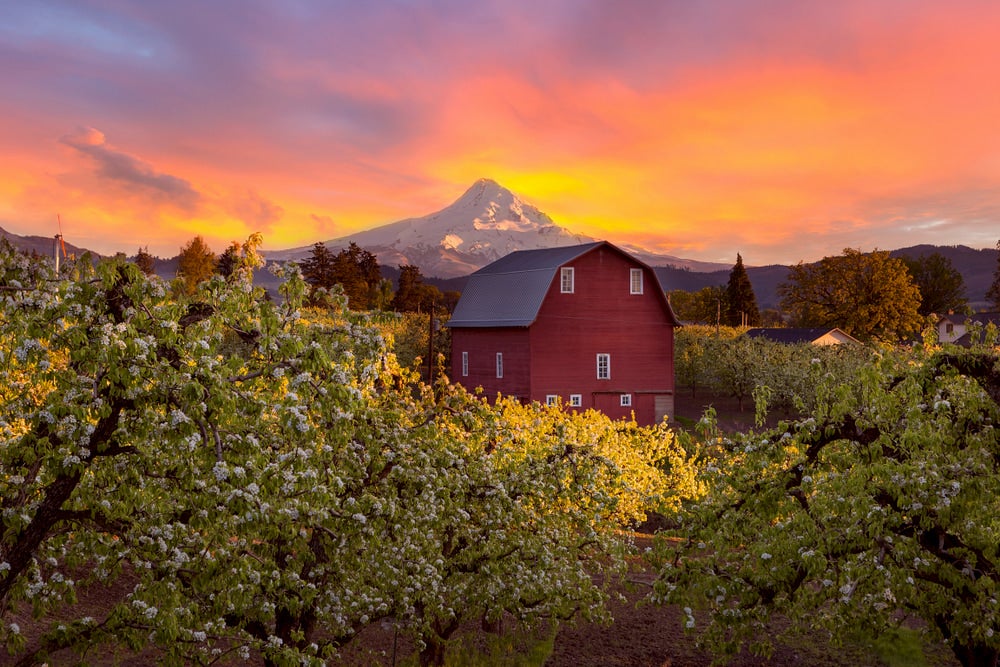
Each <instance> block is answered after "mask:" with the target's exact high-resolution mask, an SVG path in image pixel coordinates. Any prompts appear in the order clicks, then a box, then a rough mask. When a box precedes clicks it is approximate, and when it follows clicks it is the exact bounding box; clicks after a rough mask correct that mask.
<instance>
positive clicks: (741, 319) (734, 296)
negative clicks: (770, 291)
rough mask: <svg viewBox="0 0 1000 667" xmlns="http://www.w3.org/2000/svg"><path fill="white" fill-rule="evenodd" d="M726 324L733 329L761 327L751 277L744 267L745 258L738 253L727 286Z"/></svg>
mask: <svg viewBox="0 0 1000 667" xmlns="http://www.w3.org/2000/svg"><path fill="white" fill-rule="evenodd" d="M726 302H727V306H726V322H725V323H726V324H728V325H729V326H733V327H739V326H748V327H759V326H760V309H759V308H758V307H757V296H756V295H755V294H754V293H753V285H752V284H751V283H750V276H748V275H747V270H746V269H745V268H744V267H743V257H741V256H740V254H739V253H736V265H735V266H733V270H732V271H730V272H729V283H728V284H727V285H726Z"/></svg>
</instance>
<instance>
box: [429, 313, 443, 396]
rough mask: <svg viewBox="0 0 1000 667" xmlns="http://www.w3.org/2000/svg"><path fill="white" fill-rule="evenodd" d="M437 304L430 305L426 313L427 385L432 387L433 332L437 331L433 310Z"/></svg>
mask: <svg viewBox="0 0 1000 667" xmlns="http://www.w3.org/2000/svg"><path fill="white" fill-rule="evenodd" d="M436 306H437V304H435V303H432V304H431V307H430V311H429V312H428V318H429V322H428V328H429V331H428V336H427V384H429V385H431V386H432V387H433V386H434V332H435V331H437V328H438V326H439V324H440V323H439V322H438V320H437V318H435V317H434V310H435V308H436Z"/></svg>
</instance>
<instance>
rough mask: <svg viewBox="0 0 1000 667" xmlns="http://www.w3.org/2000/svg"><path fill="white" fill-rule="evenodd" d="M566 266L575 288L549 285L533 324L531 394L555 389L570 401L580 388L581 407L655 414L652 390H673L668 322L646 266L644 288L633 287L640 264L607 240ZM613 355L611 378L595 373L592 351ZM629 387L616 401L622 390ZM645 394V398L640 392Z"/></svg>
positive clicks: (646, 417)
mask: <svg viewBox="0 0 1000 667" xmlns="http://www.w3.org/2000/svg"><path fill="white" fill-rule="evenodd" d="M567 266H573V268H574V270H575V271H574V272H575V291H574V292H573V293H572V294H563V293H561V292H560V287H559V284H558V281H556V282H555V283H554V284H553V285H552V286H551V287H550V289H549V292H548V294H547V296H546V298H545V302H544V303H543V305H542V308H541V311H540V312H539V316H538V318H537V320H536V321H535V324H534V325H533V326H532V327H531V349H532V352H533V363H532V367H531V388H530V389H531V394H530V396H531V398H532V399H533V400H538V401H544V400H545V397H546V395H549V394H555V395H558V396H560V398H561V399H562V401H563V402H564V403H567V402H568V400H569V396H570V395H571V394H581V395H582V400H583V406H582V408H584V409H586V408H588V407H594V408H598V409H600V410H602V411H603V412H605V413H606V414H608V415H609V416H611V417H616V418H617V417H629V416H630V415H631V414H632V413H633V411H634V412H635V416H636V419H637V420H638V421H639V422H640V423H647V424H648V423H653V422H654V421H655V417H656V416H655V401H654V398H653V397H654V396H655V395H670V396H672V395H673V389H674V371H673V326H672V325H671V324H670V321H669V318H668V315H667V313H666V311H665V309H664V303H663V299H662V297H661V296H660V295H658V294H657V293H656V290H657V286H656V282H655V279H654V277H653V276H652V274H651V272H650V271H648V270H645V269H644V271H645V273H644V280H643V282H644V289H643V293H642V294H637V295H633V294H630V273H629V269H631V268H642V267H641V266H640V265H639V264H637V263H634V262H631V261H629V260H628V259H627V258H625V257H623V256H622V255H620V254H619V253H617V252H615V251H613V250H611V249H609V248H605V247H599V248H597V249H595V250H594V251H592V252H589V253H587V254H586V255H583V256H582V257H579V258H577V259H576V260H574V261H573V262H572V263H570V264H567ZM598 353H608V354H610V355H611V378H610V379H609V380H598V379H597V354H598ZM621 394H632V406H631V407H621V406H620V395H621ZM640 397H642V398H640Z"/></svg>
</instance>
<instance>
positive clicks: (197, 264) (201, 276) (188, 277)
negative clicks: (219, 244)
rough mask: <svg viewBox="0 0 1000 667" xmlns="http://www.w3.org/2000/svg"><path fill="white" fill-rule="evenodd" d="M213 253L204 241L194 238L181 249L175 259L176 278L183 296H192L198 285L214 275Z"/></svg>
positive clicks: (214, 261) (198, 237) (214, 260)
mask: <svg viewBox="0 0 1000 667" xmlns="http://www.w3.org/2000/svg"><path fill="white" fill-rule="evenodd" d="M215 265H216V259H215V253H214V252H212V249H211V248H209V247H208V244H206V243H205V239H203V238H202V237H201V236H196V237H194V238H193V239H191V240H190V241H188V243H187V245H185V246H184V247H182V248H181V254H180V256H179V257H178V258H177V277H178V278H180V279H181V284H180V287H181V290H182V291H183V293H184V294H187V295H191V294H194V291H195V289H196V288H197V287H198V283H200V282H202V281H203V280H208V279H209V278H211V277H212V274H213V273H215Z"/></svg>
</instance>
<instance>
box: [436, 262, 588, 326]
mask: <svg viewBox="0 0 1000 667" xmlns="http://www.w3.org/2000/svg"><path fill="white" fill-rule="evenodd" d="M599 245H601V242H597V243H584V244H582V245H574V246H563V247H560V248H544V249H541V250H519V251H517V252H512V253H510V254H509V255H505V256H503V257H501V258H500V259H498V260H497V261H495V262H493V263H492V264H487V265H486V266H484V267H483V268H481V269H479V270H478V271H476V272H475V273H473V274H472V275H471V276H469V282H467V283H466V285H465V289H464V290H462V298H461V299H459V300H458V305H457V306H455V312H454V313H452V315H451V319H450V320H448V326H449V327H526V326H528V325H530V324H531V323H532V322H534V321H535V317H537V315H538V309H539V308H541V307H542V301H543V300H544V299H545V295H546V294H547V293H548V291H549V286H550V285H551V284H552V281H553V280H554V279H555V276H556V273H557V272H558V270H559V267H560V266H562V265H564V264H566V263H567V262H571V261H573V260H574V259H576V258H577V257H579V256H580V255H582V254H584V253H586V252H589V251H591V250H593V249H594V248H596V247H597V246H599Z"/></svg>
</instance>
